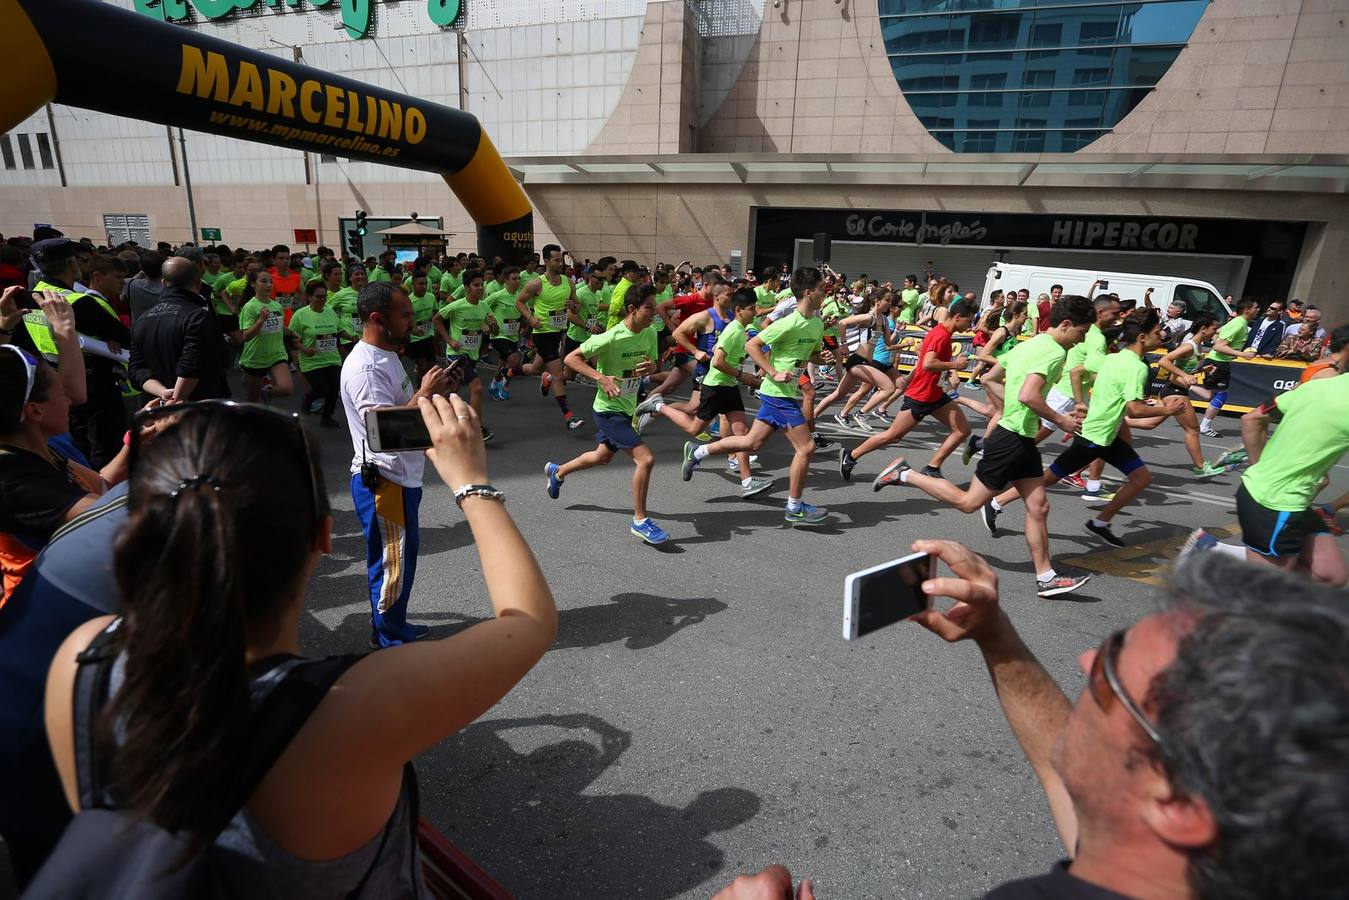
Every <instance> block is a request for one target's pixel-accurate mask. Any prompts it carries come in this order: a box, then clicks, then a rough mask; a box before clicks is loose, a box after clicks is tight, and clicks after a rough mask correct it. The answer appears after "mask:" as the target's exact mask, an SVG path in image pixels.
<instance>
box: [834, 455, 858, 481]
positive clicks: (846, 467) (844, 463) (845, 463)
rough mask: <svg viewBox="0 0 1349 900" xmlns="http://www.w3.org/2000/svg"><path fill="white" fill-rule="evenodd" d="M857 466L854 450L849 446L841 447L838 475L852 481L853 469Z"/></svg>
mask: <svg viewBox="0 0 1349 900" xmlns="http://www.w3.org/2000/svg"><path fill="white" fill-rule="evenodd" d="M856 466H857V460H855V459H853V458H852V451H851V450H849V449H848V448H847V447H840V448H839V451H838V475H839V477H840V478H842V479H843V480H844V481H852V470H853V469H854V468H855V467H856Z"/></svg>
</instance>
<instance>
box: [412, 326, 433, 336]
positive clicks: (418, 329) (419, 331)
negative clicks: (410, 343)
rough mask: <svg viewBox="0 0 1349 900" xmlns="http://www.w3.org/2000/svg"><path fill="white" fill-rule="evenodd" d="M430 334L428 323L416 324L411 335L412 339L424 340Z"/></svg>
mask: <svg viewBox="0 0 1349 900" xmlns="http://www.w3.org/2000/svg"><path fill="white" fill-rule="evenodd" d="M430 333H431V323H430V322H418V323H417V324H416V325H414V326H413V328H412V334H413V336H414V337H419V338H424V337H426V336H427V335H429V334H430Z"/></svg>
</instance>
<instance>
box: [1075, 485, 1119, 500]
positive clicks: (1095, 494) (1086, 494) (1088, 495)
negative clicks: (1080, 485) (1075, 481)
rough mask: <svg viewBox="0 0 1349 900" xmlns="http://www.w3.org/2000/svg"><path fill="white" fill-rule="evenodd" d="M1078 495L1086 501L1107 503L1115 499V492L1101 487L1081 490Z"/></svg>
mask: <svg viewBox="0 0 1349 900" xmlns="http://www.w3.org/2000/svg"><path fill="white" fill-rule="evenodd" d="M1079 496H1081V498H1082V499H1083V500H1085V501H1087V502H1088V503H1109V502H1110V501H1111V500H1114V499H1115V492H1114V491H1107V490H1106V489H1105V488H1101V489H1099V490H1095V491H1083V492H1082V493H1081V494H1080V495H1079Z"/></svg>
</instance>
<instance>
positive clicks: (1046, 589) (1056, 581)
mask: <svg viewBox="0 0 1349 900" xmlns="http://www.w3.org/2000/svg"><path fill="white" fill-rule="evenodd" d="M1090 580H1091V576H1090V575H1078V576H1076V577H1074V576H1072V575H1055V576H1054V577H1053V578H1050V579H1048V580H1046V581H1040V580H1038V579H1037V580H1036V582H1035V593H1037V594H1039V595H1040V596H1041V597H1057V596H1058V595H1059V594H1069V593H1072V592H1073V591H1075V590H1077V589H1078V588H1080V587H1081V586H1082V585H1084V584H1086V583H1087V582H1088V581H1090Z"/></svg>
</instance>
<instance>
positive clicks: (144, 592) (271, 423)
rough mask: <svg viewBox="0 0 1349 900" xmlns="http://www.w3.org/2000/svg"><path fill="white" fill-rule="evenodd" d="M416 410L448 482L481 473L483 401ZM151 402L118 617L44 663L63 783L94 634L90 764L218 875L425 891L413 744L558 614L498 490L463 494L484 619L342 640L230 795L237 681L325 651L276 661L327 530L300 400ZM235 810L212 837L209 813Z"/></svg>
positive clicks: (331, 887) (241, 716)
mask: <svg viewBox="0 0 1349 900" xmlns="http://www.w3.org/2000/svg"><path fill="white" fill-rule="evenodd" d="M421 410H422V414H423V416H424V418H425V421H426V424H427V428H428V430H429V431H430V433H431V435H432V437H433V441H434V443H435V449H434V450H433V451H431V452H430V453H429V454H428V455H429V456H430V457H431V459H432V461H433V463H434V464H435V466H436V468H437V471H438V472H439V473H440V475H441V477H442V478H443V479H444V480H445V482H446V483H447V484H448V485H451V486H455V487H458V486H461V485H470V484H472V485H482V484H485V483H486V481H487V471H486V462H485V453H484V449H483V445H482V439H481V434H480V431H479V423H478V418H477V416H475V415H473V413H472V411H471V410H470V409H469V408H468V407H467V405H466V404H464V402H463V401H462V400H460V399H459V398H458V397H451V398H448V399H447V398H445V397H437V398H436V399H435V401H434V403H433V402H432V401H430V400H425V399H423V400H422V401H421ZM159 415H167V416H174V417H175V418H176V417H177V416H181V418H180V419H178V421H177V422H176V423H175V424H172V425H170V426H169V427H167V428H166V429H165V430H164V431H163V432H162V433H161V434H160V435H159V437H158V438H157V439H156V441H155V443H154V445H153V446H152V447H151V448H150V449H149V451H148V452H147V453H146V454H145V457H144V462H143V463H142V464H138V465H137V467H136V473H135V477H134V478H133V481H132V487H131V503H130V507H131V515H130V517H129V519H128V522H127V524H126V526H125V528H124V529H123V532H122V535H121V537H120V539H119V541H118V545H117V551H116V566H115V568H116V574H117V581H118V584H119V587H120V589H121V594H122V598H123V607H124V617H125V618H124V619H123V620H113V619H110V618H108V617H104V618H100V619H95V620H93V621H90V622H88V623H86V624H85V625H83V626H81V627H80V628H79V629H77V630H76V631H75V632H74V633H72V634H71V636H70V637H69V638H68V639H67V640H66V642H65V643H64V644H63V645H62V647H61V648H60V650H59V651H58V652H57V655H56V659H55V661H54V662H53V664H52V670H51V675H50V676H49V678H48V683H47V696H48V698H49V701H51V702H48V704H47V707H46V709H47V730H48V734H49V736H50V741H51V747H52V754H53V757H54V758H55V760H56V763H57V769H58V771H60V772H62V773H64V774H65V776H67V778H68V780H64V782H63V783H64V786H65V789H66V791H67V794H68V796H77V793H76V784H75V775H74V773H75V771H76V767H77V766H85V765H92V764H94V763H95V760H92V759H89V758H82V757H80V756H79V754H78V753H77V749H76V745H75V739H74V735H73V731H74V728H73V725H74V724H75V723H73V722H72V719H71V708H72V703H71V698H72V692H73V681H74V679H75V673H76V669H77V667H78V665H80V663H78V662H77V659H76V657H77V654H78V653H80V652H81V651H82V650H84V649H85V648H86V647H88V646H89V645H90V643H91V641H93V640H94V639H95V638H96V637H98V636H99V635H103V636H104V637H103V638H100V640H105V639H106V640H108V641H110V642H111V643H110V649H112V650H113V651H114V652H116V653H117V655H118V657H119V658H120V659H121V660H122V661H124V666H122V667H119V668H118V669H117V670H115V672H114V674H113V677H112V678H111V681H110V683H109V685H108V687H107V688H106V689H105V690H104V692H103V693H102V696H99V697H97V698H96V704H97V705H98V706H100V707H101V708H102V709H101V717H102V720H103V721H104V722H116V725H117V728H116V734H115V737H111V738H110V740H109V742H108V748H107V749H108V753H107V755H106V756H105V757H103V759H105V760H106V765H105V766H101V767H100V768H101V769H102V770H103V772H102V774H105V775H108V774H110V775H112V776H114V777H115V779H116V780H115V782H114V783H115V784H116V785H117V791H116V793H115V794H114V795H113V797H112V799H113V801H114V803H115V804H116V805H117V806H118V807H119V808H121V809H123V810H125V811H127V812H128V813H131V814H134V815H137V816H140V817H144V818H145V819H147V820H149V821H150V822H152V823H153V824H155V825H157V826H158V827H160V828H162V829H165V830H168V831H173V832H176V833H177V834H178V835H179V837H180V838H181V839H183V840H184V842H185V844H186V846H187V848H188V850H189V851H190V852H192V853H194V854H195V853H204V854H206V855H207V859H208V861H209V862H210V864H211V876H212V879H213V883H212V887H213V888H218V889H219V891H220V892H221V893H222V894H228V895H237V896H277V897H283V896H331V897H341V896H352V895H354V894H355V893H358V892H359V893H360V894H361V895H362V896H413V895H423V894H424V893H425V891H426V887H425V885H424V884H423V882H422V874H421V868H420V863H419V859H418V855H417V846H416V837H415V835H416V823H415V821H414V820H413V813H412V809H413V807H412V804H413V798H414V797H415V792H416V782H415V778H416V776H415V773H414V772H413V771H412V769H411V768H410V765H409V762H410V760H412V759H413V758H414V757H415V756H417V755H418V754H419V753H421V752H423V751H425V750H427V749H429V748H430V747H432V746H434V745H435V744H437V743H438V742H440V741H442V740H443V739H445V738H446V737H448V736H450V735H452V734H454V733H455V732H456V731H458V730H459V729H461V728H463V727H464V726H465V725H467V724H469V723H470V722H472V721H473V720H474V719H476V718H477V717H478V716H480V715H481V714H482V713H483V712H484V711H486V710H487V709H490V708H491V707H492V706H493V705H494V704H495V703H496V702H497V701H498V700H500V699H501V698H502V697H503V696H504V695H505V694H506V693H507V692H508V691H509V690H510V689H511V688H512V687H513V686H514V685H515V684H516V682H518V681H519V680H520V679H521V678H522V677H523V676H524V675H525V674H526V673H527V672H528V671H529V670H530V668H531V667H532V666H533V665H534V664H535V663H536V662H537V661H538V659H539V658H540V657H541V656H542V655H543V653H544V651H545V650H546V649H547V648H548V645H549V644H550V643H551V641H552V639H553V636H554V635H555V633H556V628H557V611H556V608H555V606H554V603H553V599H552V596H551V594H550V592H549V590H548V585H547V583H546V582H545V581H544V579H543V574H542V572H541V571H540V569H539V566H538V563H537V562H536V560H535V559H534V556H533V554H532V553H531V552H530V549H529V546H528V545H527V544H526V543H525V541H524V539H523V538H522V537H521V535H520V533H519V531H518V530H517V529H516V526H515V523H514V522H513V521H512V520H511V517H510V514H509V513H508V512H507V511H506V509H505V506H504V505H503V504H502V503H501V502H500V496H499V495H497V496H495V497H491V496H487V495H485V494H483V493H474V494H469V495H467V496H465V497H462V498H461V503H462V509H463V512H464V514H465V516H466V517H467V519H468V522H469V526H470V528H471V529H472V531H473V533H474V535H475V537H476V539H477V540H478V541H479V549H480V554H481V557H480V558H481V565H482V570H483V572H484V576H485V578H486V581H487V590H488V595H489V597H490V598H491V601H492V604H493V607H494V609H495V611H496V613H497V617H496V618H492V619H489V620H487V621H485V622H480V623H479V624H476V625H474V626H472V627H470V628H468V629H465V630H463V631H460V632H458V633H456V634H455V635H453V636H452V637H449V638H445V639H444V640H439V641H434V642H429V643H428V644H427V645H425V646H420V647H416V648H396V649H392V650H388V651H383V652H380V653H376V654H372V655H370V656H367V657H365V658H362V659H356V660H354V664H353V661H352V660H351V659H350V658H348V660H347V661H346V663H345V664H346V665H347V666H348V667H347V668H345V671H344V672H343V674H341V675H340V677H339V678H338V679H337V681H336V685H335V689H334V690H332V691H330V692H328V693H327V694H326V696H324V697H323V699H322V700H321V701H320V702H319V704H318V708H317V710H316V711H315V714H314V715H312V716H309V717H308V718H307V719H306V720H305V721H304V724H303V725H302V726H300V728H299V730H298V732H297V734H296V736H295V738H294V739H293V740H292V741H291V742H290V744H289V745H288V746H287V747H286V749H285V750H284V751H283V752H282V753H281V755H280V756H279V757H278V758H277V760H276V762H275V763H274V764H273V765H272V766H271V768H270V771H269V773H268V775H267V777H265V778H263V779H261V781H260V782H258V781H254V782H251V785H253V786H252V787H251V789H250V787H249V783H245V784H244V785H242V788H243V789H244V790H245V791H246V792H247V796H248V800H247V803H246V804H245V805H244V807H243V808H242V809H240V808H238V807H237V805H236V804H237V799H235V798H233V797H232V794H233V793H234V791H235V789H236V788H238V787H240V784H239V782H240V776H239V773H238V767H235V766H229V765H222V762H223V761H228V760H235V759H238V758H240V757H241V756H243V755H245V754H246V753H248V751H249V749H250V727H251V723H252V722H254V721H256V719H255V718H254V717H253V716H252V715H251V714H250V711H249V703H248V699H249V694H250V690H252V689H254V688H255V687H256V686H257V685H259V684H260V683H264V682H265V680H268V679H275V678H278V677H279V678H284V679H286V680H289V679H291V678H292V677H294V676H295V675H296V674H297V673H299V674H300V675H301V676H302V675H303V673H304V671H305V670H306V669H309V670H310V671H313V665H317V666H318V667H319V668H320V669H324V670H328V671H331V670H332V669H333V668H335V667H334V666H333V665H332V661H326V662H325V663H317V662H316V663H314V664H313V665H309V666H307V665H306V663H305V662H304V661H301V662H299V664H298V665H294V663H293V661H292V660H291V659H290V658H289V657H293V656H298V654H299V620H300V617H301V612H302V609H303V606H304V596H305V592H306V588H307V586H308V582H309V579H310V578H311V577H312V575H313V573H314V570H315V568H316V566H317V565H318V563H319V559H320V557H321V556H322V555H323V554H324V553H326V552H328V550H329V549H330V547H331V543H332V519H331V518H330V516H329V510H328V503H327V493H326V490H325V488H324V485H323V476H322V471H321V469H320V468H319V463H318V459H317V457H316V455H315V453H314V450H313V447H312V445H311V444H310V443H309V442H308V440H307V438H306V437H305V433H304V429H303V427H302V426H301V425H300V424H299V417H298V416H294V415H286V414H280V413H276V412H272V411H269V410H260V409H258V408H256V407H249V406H243V405H233V404H220V403H202V404H192V405H190V406H188V407H186V408H173V407H171V408H167V409H166V410H165V411H164V412H163V413H160V414H159ZM278 509H283V510H287V511H290V514H289V515H286V516H278V515H277V514H276V511H277V510H278ZM240 560H247V561H248V563H249V564H247V565H240V564H239V561H240ZM118 621H121V622H122V623H124V626H125V627H118V626H117V624H116V623H117V622H118ZM255 660H266V661H267V662H266V664H264V665H254V666H250V665H249V663H250V662H251V661H255ZM208 661H210V662H212V663H213V664H211V665H207V664H206V663H207V662H208ZM292 665H294V667H293V668H292ZM391 684H397V685H399V689H398V690H397V691H394V692H391V691H389V685H391ZM83 724H84V723H80V725H81V726H83ZM108 733H109V734H111V733H112V729H109V732H108ZM231 814H232V818H230V820H229V824H228V825H227V826H226V827H225V830H224V831H223V832H222V833H220V834H219V835H218V836H217V835H216V834H215V833H214V829H213V828H212V823H213V822H214V821H216V820H217V819H218V818H224V817H228V816H231ZM81 861H82V857H80V856H78V855H76V856H74V857H63V856H62V850H61V849H58V851H57V853H56V855H55V856H53V857H52V860H51V864H50V867H49V869H48V870H44V872H43V874H42V875H41V876H39V880H40V881H41V880H42V879H43V878H45V877H47V876H49V875H50V876H51V877H53V878H54V879H55V880H56V881H58V882H69V881H70V880H72V879H75V880H79V881H91V880H93V879H96V878H97V876H98V872H96V871H90V870H89V867H88V865H87V864H86V867H85V869H84V870H83V871H81V870H80V868H79V863H80V862H81ZM362 886H364V890H362V891H358V890H357V889H358V888H360V887H362Z"/></svg>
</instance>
